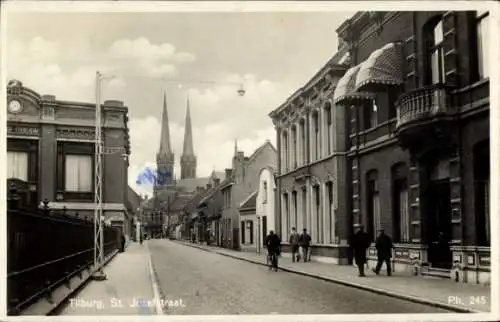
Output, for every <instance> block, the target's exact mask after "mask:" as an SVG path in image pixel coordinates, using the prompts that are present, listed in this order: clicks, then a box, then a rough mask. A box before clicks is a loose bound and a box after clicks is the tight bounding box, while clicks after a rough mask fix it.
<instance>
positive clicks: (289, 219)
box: [269, 48, 350, 263]
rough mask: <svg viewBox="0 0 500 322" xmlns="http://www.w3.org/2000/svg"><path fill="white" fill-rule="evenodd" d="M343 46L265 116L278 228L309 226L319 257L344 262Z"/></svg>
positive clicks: (346, 226)
mask: <svg viewBox="0 0 500 322" xmlns="http://www.w3.org/2000/svg"><path fill="white" fill-rule="evenodd" d="M347 58H348V52H347V50H346V48H342V50H340V51H339V52H338V53H336V54H335V55H334V56H333V57H332V59H330V60H329V61H328V62H327V63H326V64H325V66H323V67H322V68H321V69H320V70H319V71H318V72H317V73H316V75H314V76H313V77H312V78H311V79H310V80H309V81H308V82H307V83H306V84H305V85H304V86H303V87H302V88H300V89H299V90H297V91H296V92H295V93H294V94H292V96H291V97H290V98H288V99H287V101H286V102H285V103H284V104H282V105H281V106H280V107H278V108H277V109H276V110H274V111H273V112H271V113H270V114H269V116H270V117H271V118H272V120H273V123H274V124H275V126H276V129H277V140H278V150H279V156H280V158H279V165H278V170H279V173H278V177H277V198H278V199H277V206H278V211H277V212H276V213H277V214H278V216H277V218H276V229H277V230H278V233H279V234H280V235H281V238H282V240H283V241H284V242H285V245H286V242H287V241H288V238H289V236H290V232H291V229H292V227H295V228H297V230H298V231H299V232H302V230H303V229H304V228H306V229H307V230H308V232H309V233H310V235H311V238H312V246H311V252H312V255H313V256H314V257H315V258H316V259H317V260H324V261H330V262H331V261H333V262H335V263H347V260H348V247H347V245H348V243H347V241H348V238H349V231H350V221H349V219H350V218H349V216H346V214H347V213H349V208H348V207H349V205H348V203H347V193H348V192H349V191H348V190H347V189H344V188H345V187H346V186H345V182H346V173H347V172H346V159H347V156H346V135H345V125H344V123H345V122H346V119H345V111H344V110H343V109H338V108H335V106H334V105H333V93H334V90H335V88H336V85H337V82H338V81H339V79H340V78H341V77H342V76H343V75H344V73H345V72H346V70H347V68H348V67H347V66H346V65H345V63H346V59H347Z"/></svg>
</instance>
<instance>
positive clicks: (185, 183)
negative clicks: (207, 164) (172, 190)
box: [175, 172, 225, 191]
mask: <svg viewBox="0 0 500 322" xmlns="http://www.w3.org/2000/svg"><path fill="white" fill-rule="evenodd" d="M213 174H214V173H212V175H211V176H209V177H203V178H190V179H182V180H178V181H177V182H176V184H175V186H176V187H178V188H181V189H183V190H186V191H196V187H203V188H205V187H206V186H207V184H208V183H210V181H211V180H212V179H213ZM215 176H216V178H218V179H221V180H222V178H224V176H225V174H224V173H223V172H215Z"/></svg>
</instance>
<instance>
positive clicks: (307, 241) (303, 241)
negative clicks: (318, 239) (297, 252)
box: [299, 228, 311, 263]
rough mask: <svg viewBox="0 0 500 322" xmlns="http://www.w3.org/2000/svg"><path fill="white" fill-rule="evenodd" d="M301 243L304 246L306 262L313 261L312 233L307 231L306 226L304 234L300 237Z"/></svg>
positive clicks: (303, 251)
mask: <svg viewBox="0 0 500 322" xmlns="http://www.w3.org/2000/svg"><path fill="white" fill-rule="evenodd" d="M299 245H300V247H302V256H303V257H304V263H305V262H310V261H311V254H310V253H309V246H310V245H311V235H309V234H308V233H307V229H306V228H304V229H303V231H302V234H301V235H300V237H299Z"/></svg>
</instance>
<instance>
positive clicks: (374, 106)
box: [370, 100, 378, 127]
mask: <svg viewBox="0 0 500 322" xmlns="http://www.w3.org/2000/svg"><path fill="white" fill-rule="evenodd" d="M370 111H371V113H370V127H375V126H377V124H378V119H377V116H378V113H377V111H378V106H377V102H376V100H373V101H372V104H371V109H370Z"/></svg>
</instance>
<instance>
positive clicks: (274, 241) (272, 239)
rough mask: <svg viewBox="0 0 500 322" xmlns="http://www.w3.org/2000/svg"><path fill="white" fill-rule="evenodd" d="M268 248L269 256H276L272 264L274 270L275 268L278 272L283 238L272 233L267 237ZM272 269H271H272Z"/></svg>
mask: <svg viewBox="0 0 500 322" xmlns="http://www.w3.org/2000/svg"><path fill="white" fill-rule="evenodd" d="M266 247H267V252H268V256H269V255H275V256H274V261H273V263H272V268H274V270H275V271H278V256H279V255H280V252H281V249H280V247H281V238H280V237H279V236H278V235H277V234H275V233H274V231H272V230H271V231H270V232H269V235H267V237H266ZM270 269H271V268H270Z"/></svg>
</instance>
